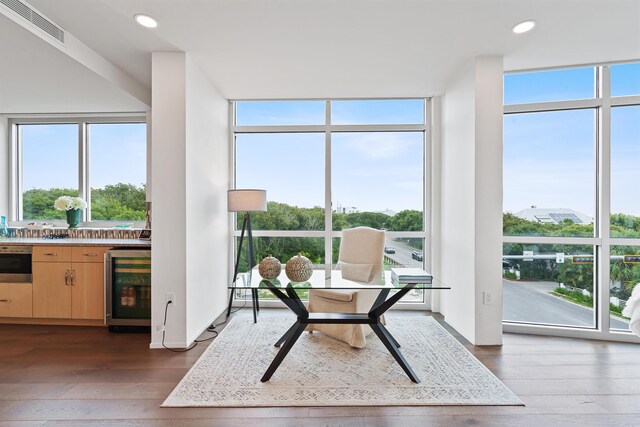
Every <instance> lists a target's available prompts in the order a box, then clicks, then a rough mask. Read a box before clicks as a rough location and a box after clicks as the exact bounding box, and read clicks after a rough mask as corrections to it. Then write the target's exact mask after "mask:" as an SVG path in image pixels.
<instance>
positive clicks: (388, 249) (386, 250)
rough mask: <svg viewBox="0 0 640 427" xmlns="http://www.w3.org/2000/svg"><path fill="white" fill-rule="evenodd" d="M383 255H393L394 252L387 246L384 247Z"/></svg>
mask: <svg viewBox="0 0 640 427" xmlns="http://www.w3.org/2000/svg"><path fill="white" fill-rule="evenodd" d="M384 253H385V254H395V253H396V250H395V249H393V248H390V247H389V246H385V247H384Z"/></svg>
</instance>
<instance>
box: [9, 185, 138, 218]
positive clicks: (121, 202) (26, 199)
mask: <svg viewBox="0 0 640 427" xmlns="http://www.w3.org/2000/svg"><path fill="white" fill-rule="evenodd" d="M60 196H74V197H75V196H78V190H74V189H71V188H50V189H48V190H45V189H41V188H34V189H31V190H27V191H25V192H24V193H23V195H22V206H23V210H22V212H23V214H22V217H23V218H24V219H26V220H31V219H35V220H52V219H65V218H66V216H65V212H64V211H59V210H57V209H55V208H54V207H53V203H54V202H55V200H56V199H57V198H58V197H60ZM145 201H146V189H145V187H144V186H142V187H136V186H135V185H131V184H124V183H118V184H114V185H107V186H105V187H104V188H93V189H91V216H92V219H93V220H124V221H136V220H137V221H141V220H144V219H145V212H146V204H145Z"/></svg>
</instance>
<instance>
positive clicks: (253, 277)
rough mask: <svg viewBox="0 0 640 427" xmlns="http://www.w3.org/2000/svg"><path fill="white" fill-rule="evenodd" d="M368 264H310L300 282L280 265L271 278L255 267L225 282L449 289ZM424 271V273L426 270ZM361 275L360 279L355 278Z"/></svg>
mask: <svg viewBox="0 0 640 427" xmlns="http://www.w3.org/2000/svg"><path fill="white" fill-rule="evenodd" d="M371 267H372V266H370V265H368V264H359V265H358V267H353V268H351V270H349V267H346V266H344V265H342V266H341V265H338V266H337V267H336V266H333V267H332V268H331V269H330V268H329V267H328V266H327V267H326V268H323V266H314V269H313V271H312V275H311V278H309V280H306V281H304V282H294V281H291V280H289V279H288V278H287V276H286V273H285V271H284V268H283V269H282V272H281V273H280V275H279V276H278V277H277V278H275V279H263V278H262V277H260V274H259V273H258V268H257V267H256V268H254V269H253V270H251V271H249V272H245V273H240V274H238V278H237V280H236V281H235V282H234V283H232V284H231V285H229V289H269V288H270V287H271V286H274V287H276V288H287V287H292V288H294V289H336V290H339V289H343V290H349V289H354V290H355V289H369V290H381V289H389V290H393V289H401V288H404V287H405V286H406V285H407V284H410V285H411V287H412V289H426V290H428V289H451V287H450V286H447V285H446V284H444V283H443V282H442V281H441V280H439V279H437V278H434V277H432V276H430V275H429V279H428V280H425V279H421V278H408V279H406V278H402V280H401V281H400V280H395V278H394V277H393V275H392V271H391V270H385V271H383V272H380V273H379V274H378V273H373V274H370V273H368V271H370V270H372V268H371ZM411 270H415V269H411ZM426 274H428V273H426ZM358 279H361V280H358Z"/></svg>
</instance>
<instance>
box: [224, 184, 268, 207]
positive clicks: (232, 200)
mask: <svg viewBox="0 0 640 427" xmlns="http://www.w3.org/2000/svg"><path fill="white" fill-rule="evenodd" d="M227 206H228V210H229V212H256V211H266V210H267V190H254V189H246V190H229V191H227Z"/></svg>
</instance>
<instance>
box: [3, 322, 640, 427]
mask: <svg viewBox="0 0 640 427" xmlns="http://www.w3.org/2000/svg"><path fill="white" fill-rule="evenodd" d="M238 315H249V312H246V313H242V314H238ZM268 315H269V311H268V310H263V314H261V316H268ZM393 315H421V314H416V313H411V314H407V313H406V312H405V313H397V314H396V313H393V314H392V316H393ZM453 334H454V336H456V338H458V339H459V340H460V341H461V342H463V344H465V345H466V347H467V348H468V349H469V350H470V351H471V352H472V353H473V354H474V355H475V356H476V357H478V359H480V360H481V361H482V362H483V363H484V364H485V365H486V366H487V367H488V368H489V369H491V371H493V372H494V373H495V374H496V375H497V376H498V377H499V378H500V379H501V380H502V381H504V383H505V384H506V385H507V386H508V387H509V388H511V390H513V391H514V392H515V393H516V394H517V395H518V397H520V399H521V400H522V401H523V402H524V403H525V405H526V406H525V407H498V406H449V407H446V406H431V407H334V408H193V409H192V408H160V406H159V405H160V403H161V402H162V401H163V400H164V398H165V397H166V396H167V395H168V394H169V392H170V391H171V390H172V389H173V387H175V385H176V384H177V383H178V381H179V380H180V379H181V378H182V377H183V375H184V374H185V373H186V372H187V371H188V369H189V368H190V367H191V365H192V364H193V363H194V362H195V361H196V360H197V359H198V357H199V356H200V355H201V354H202V352H203V351H204V350H205V349H206V347H207V345H208V343H201V344H199V345H198V346H197V347H196V348H195V349H193V350H191V351H189V352H186V353H172V352H169V351H167V350H149V348H148V345H149V337H148V334H136V333H120V334H112V333H109V332H107V330H106V328H96V327H72V326H32V325H0V427H1V426H14V425H15V426H41V425H45V426H49V425H63V426H75V425H80V426H85V425H91V426H93V425H98V426H102V425H104V426H114V425H132V426H146V425H150V426H174V425H189V426H209V425H214V426H299V425H304V426H307V425H309V426H334V425H336V426H348V427H351V426H387V425H399V426H402V427H410V426H431V425H440V426H456V425H497V426H551V425H566V426H574V425H581V426H591V425H594V426H595V425H597V426H625V425H628V426H632V425H636V426H637V425H640V345H637V344H625V343H607V342H602V341H587V340H579V339H570V338H555V337H541V336H532V335H517V334H505V336H504V345H503V346H502V347H473V346H471V345H469V344H468V343H467V342H466V341H465V340H464V339H463V338H461V337H460V336H458V335H457V334H455V332H454V333H453ZM206 336H208V334H207V333H205V334H203V337H202V338H204V337H206Z"/></svg>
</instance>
